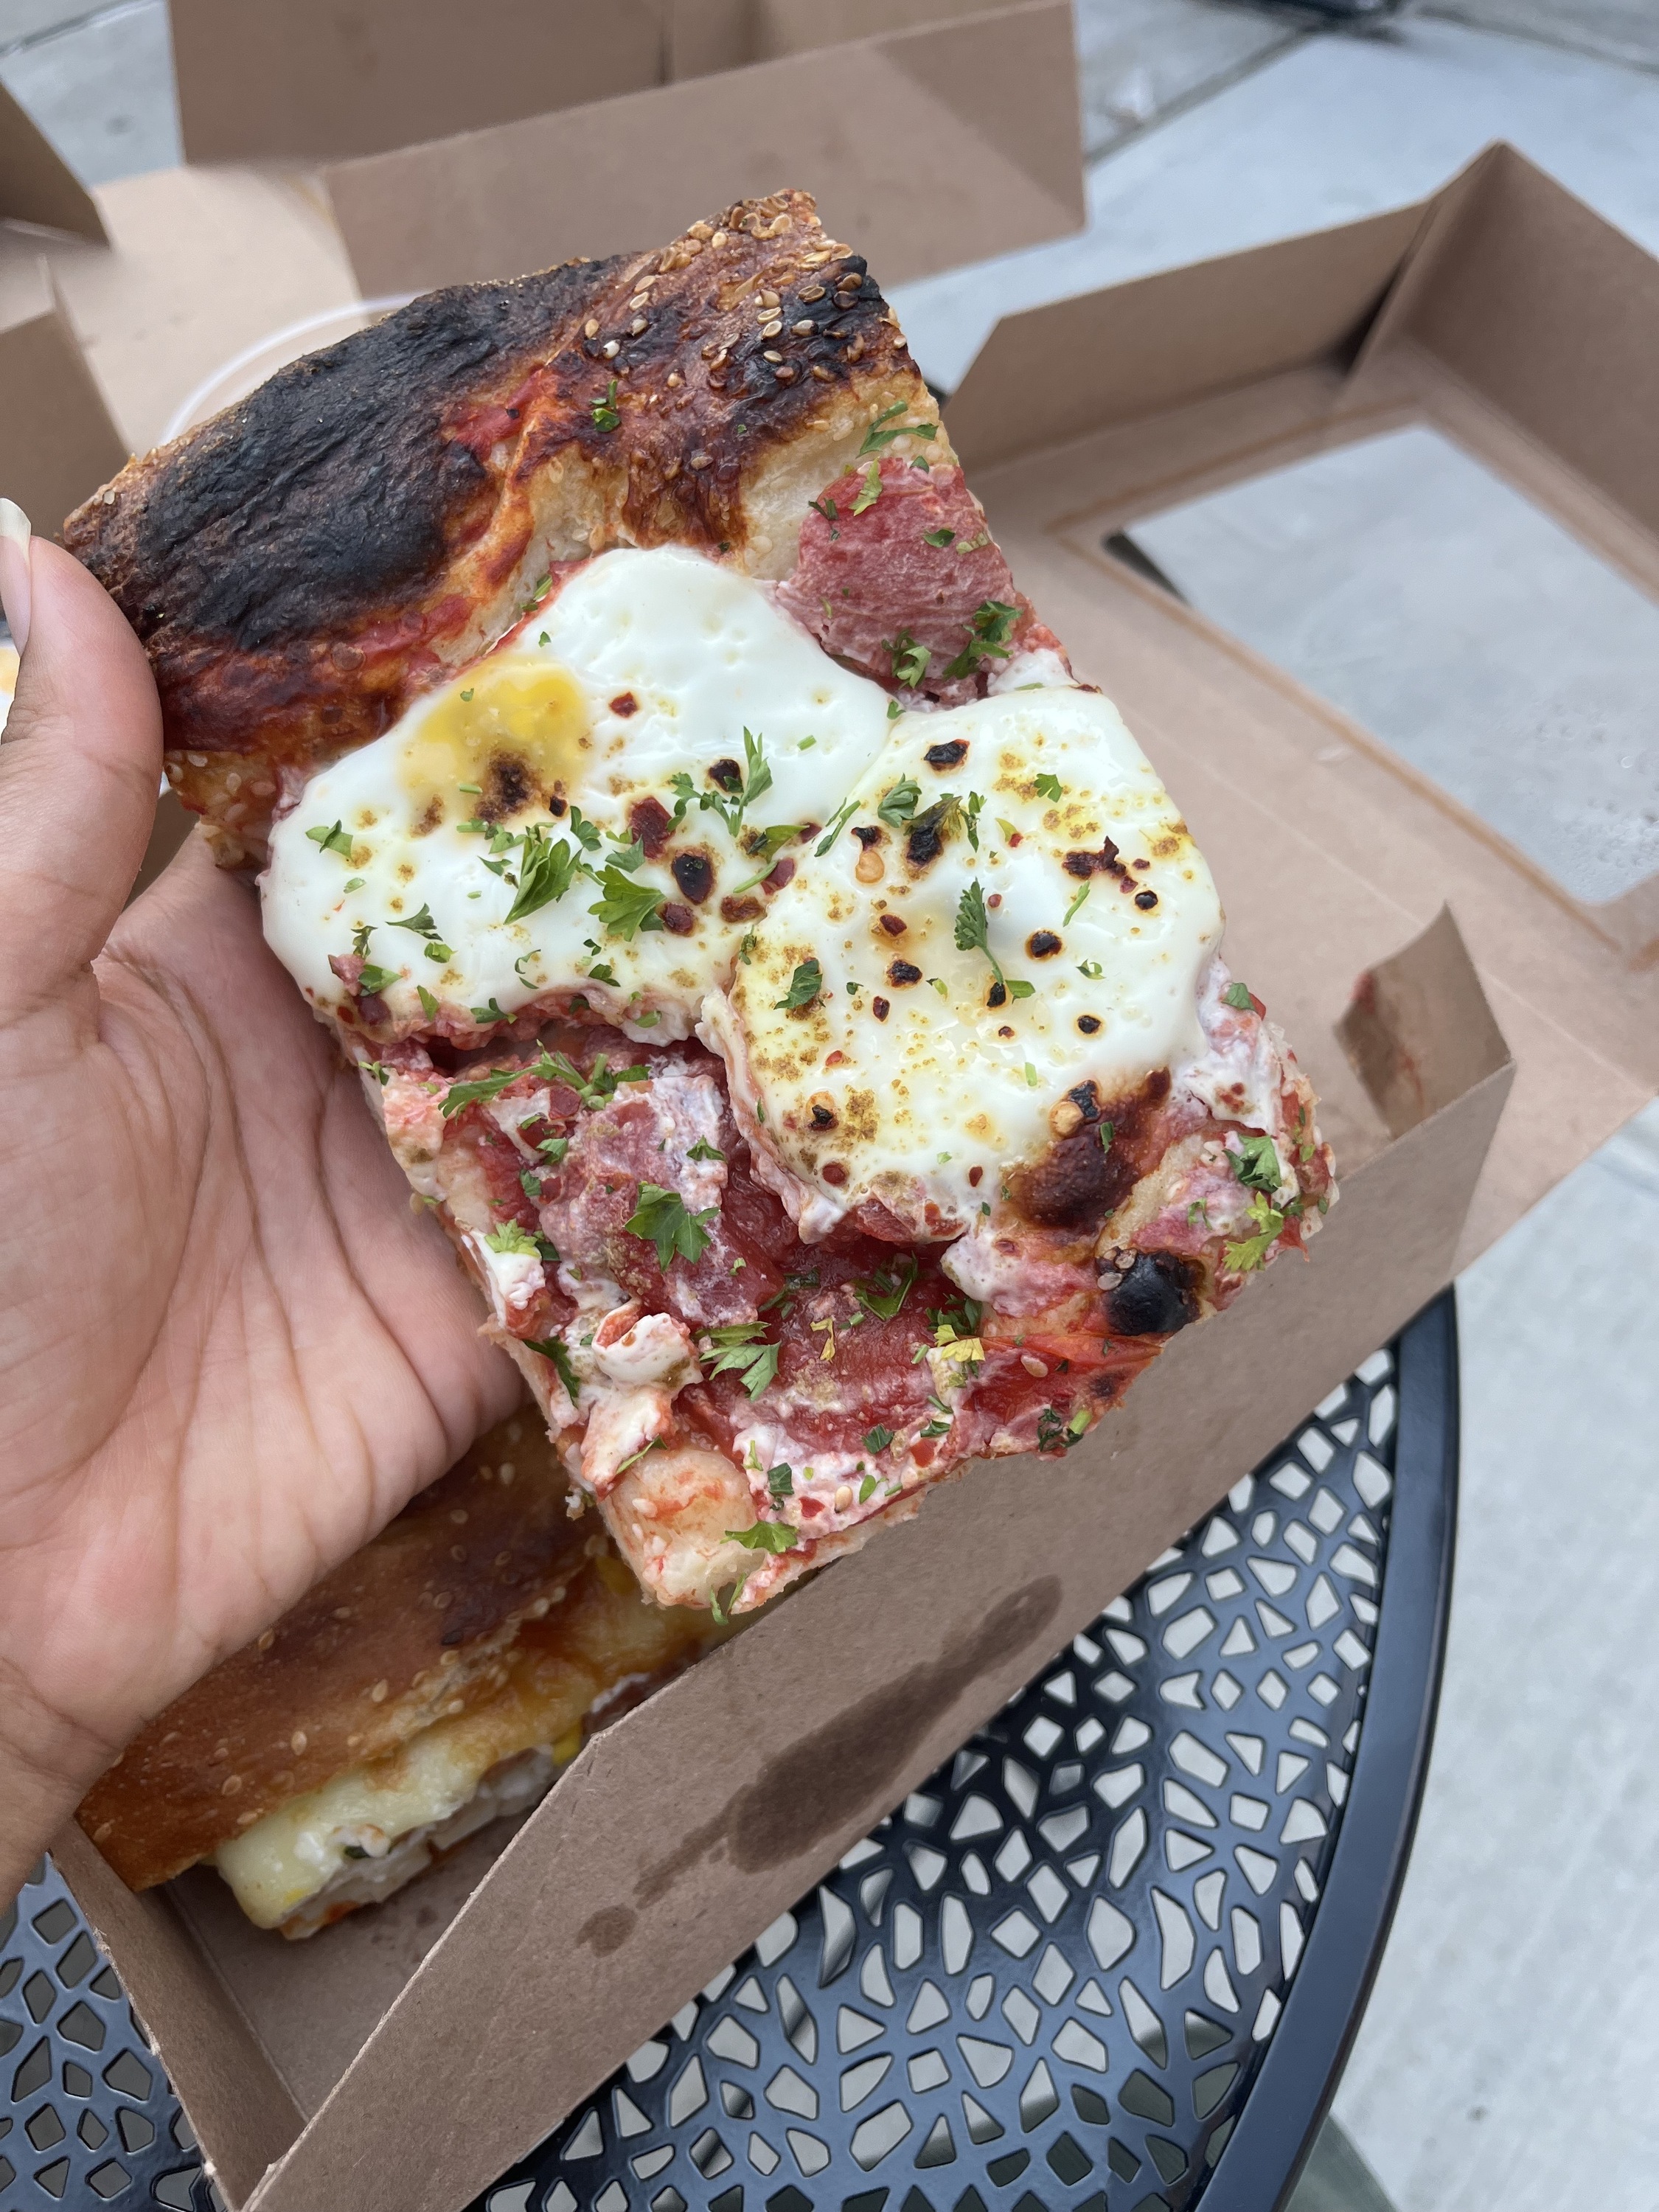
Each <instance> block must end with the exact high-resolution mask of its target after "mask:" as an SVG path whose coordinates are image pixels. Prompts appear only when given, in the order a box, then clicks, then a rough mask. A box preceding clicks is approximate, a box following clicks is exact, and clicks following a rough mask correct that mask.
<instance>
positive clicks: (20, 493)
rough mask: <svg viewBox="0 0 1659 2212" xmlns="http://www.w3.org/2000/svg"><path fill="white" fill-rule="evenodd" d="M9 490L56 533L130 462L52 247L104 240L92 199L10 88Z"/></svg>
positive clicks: (1, 298) (5, 352) (5, 399)
mask: <svg viewBox="0 0 1659 2212" xmlns="http://www.w3.org/2000/svg"><path fill="white" fill-rule="evenodd" d="M0 230H3V232H4V233H5V234H6V236H7V239H8V242H9V245H10V246H11V248H12V250H11V252H9V253H5V254H3V255H0V491H3V492H4V494H5V495H6V497H7V498H9V499H15V501H17V503H18V505H19V506H20V507H22V508H23V509H24V510H25V512H26V513H28V514H29V515H31V516H33V517H34V518H35V519H36V520H37V521H38V525H39V527H40V529H42V530H44V531H45V532H47V533H48V534H50V533H51V532H53V531H55V530H56V529H57V527H58V520H59V519H60V517H62V516H63V515H64V514H66V513H68V511H69V509H70V507H73V506H75V505H76V502H77V501H81V500H82V499H84V498H85V497H86V495H87V494H88V492H89V491H94V490H95V489H97V487H98V486H99V485H100V483H102V482H103V481H104V479H105V477H107V476H109V475H110V474H111V473H112V471H114V470H116V469H118V468H119V467H120V465H121V464H122V462H123V461H124V460H125V459H126V453H125V448H124V447H123V446H122V444H121V441H120V439H119V437H118V435H117V433H116V429H115V426H114V424H113V423H112V422H111V421H110V419H109V414H108V410H106V407H105V405H104V402H103V398H102V396H101V395H100V392H99V390H98V386H97V385H96V384H95V383H94V380H93V378H92V375H91V374H90V372H89V371H88V368H87V364H86V362H85V360H84V359H83V357H82V352H81V348H80V346H79V344H78V343H76V337H75V333H74V331H72V330H71V328H70V324H69V322H68V319H66V318H65V316H64V313H63V310H62V308H61V307H60V306H59V303H58V295H57V292H56V290H55V289H54V286H53V283H52V271H51V269H50V267H49V265H48V264H47V263H46V259H45V258H44V256H43V248H44V246H46V243H47V242H48V241H49V240H52V236H53V234H59V233H69V234H78V235H79V236H80V237H81V238H82V239H88V240H95V241H98V242H100V243H101V242H102V240H103V238H104V228H103V224H102V222H100V218H99V214H98V210H97V208H96V207H95V206H94V204H93V201H92V199H91V197H90V196H89V195H88V193H87V191H85V190H84V188H83V187H82V185H80V184H78V183H77V182H76V179H75V177H74V176H73V175H72V174H71V173H70V171H69V170H68V169H67V168H65V167H64V164H63V162H62V161H59V159H58V155H56V154H55V153H54V152H53V150H52V147H51V146H50V145H49V144H48V143H47V142H46V139H45V138H44V137H42V136H41V134H40V131H37V130H36V129H35V127H34V125H33V123H32V122H31V121H30V120H29V118H28V117H27V115H26V114H25V113H24V112H23V111H22V109H21V107H19V106H18V105H17V103H16V101H15V100H14V99H13V98H12V96H11V94H9V92H8V91H6V89H5V88H4V87H3V86H0Z"/></svg>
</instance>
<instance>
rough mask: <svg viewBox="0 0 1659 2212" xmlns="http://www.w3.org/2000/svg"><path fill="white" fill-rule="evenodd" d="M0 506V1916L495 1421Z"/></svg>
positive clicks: (152, 726) (83, 633)
mask: <svg viewBox="0 0 1659 2212" xmlns="http://www.w3.org/2000/svg"><path fill="white" fill-rule="evenodd" d="M26 528H27V526H26V524H25V523H24V520H23V518H22V517H21V514H20V513H19V511H18V510H17V509H16V508H15V507H9V506H0V593H3V597H4V600H5V605H6V607H7V610H8V611H9V616H10V617H11V621H12V626H13V631H14V635H15V636H16V638H17V640H18V642H19V643H20V645H21V644H24V641H25V639H27V644H26V647H25V650H24V653H23V659H22V665H21V674H20V678H19V683H18V690H17V696H16V700H15V704H14V706H13V708H12V711H11V716H10V720H9V725H8V726H7V729H6V732H5V738H4V742H3V744H0V944H3V945H5V946H6V948H7V957H6V962H5V965H4V968H3V970H0V1902H3V1900H4V1899H7V1898H9V1897H10V1896H11V1895H12V1894H13V1893H14V1892H15V1890H16V1888H17V1887H18V1886H19V1885H20V1883H21V1881H22V1878H23V1875H24V1874H25V1872H26V1871H27V1868H28V1867H29V1865H30V1864H31V1863H33V1860H34V1859H35V1857H37V1856H38V1855H39V1853H40V1850H41V1849H42V1847H43V1846H44V1845H45V1844H46V1843H47V1842H48V1841H49V1840H50V1838H51V1837H52V1834H53V1833H54V1832H55V1831H56V1829H57V1828H58V1826H59V1825H60V1824H61V1822H62V1820H64V1817H65V1816H66V1815H67V1814H69V1813H70V1811H71V1810H72V1808H74V1806H75V1805H76V1802H78V1800H79V1799H80V1797H81V1796H82V1793H83V1791H84V1790H85V1789H86V1787H87V1785H88V1784H89V1783H90V1782H91V1781H92V1780H93V1778H94V1776H95V1775H97V1774H98V1773H99V1772H100V1771H101V1769H102V1768H103V1767H105V1766H106V1765H108V1764H109V1762H110V1760H111V1759H112V1758H113V1757H114V1756H115V1754H116V1753H117V1752H118V1751H119V1749H120V1748H121V1747H122V1745H123V1744H124V1743H125V1741H127V1739H128V1738H129V1737H130V1736H131V1735H132V1734H133V1732H134V1731H135V1730H136V1729H137V1728H138V1726H139V1725H140V1724H141V1723H143V1721H144V1720H146V1719H147V1718H148V1717H149V1716H150V1715H152V1714H153V1713H155V1712H156V1711H159V1710H160V1709H161V1707H162V1706H163V1705H166V1704H167V1702H168V1701H169V1700H170V1699H173V1697H175V1696H176V1695H177V1694H178V1692H179V1691H180V1690H182V1689H183V1688H184V1687H185V1685H186V1684H187V1683H189V1682H190V1681H191V1680H194V1679H195V1677H196V1676H197V1675H198V1674H202V1673H203V1672H204V1670H205V1669H206V1668H209V1667H210V1666H212V1665H213V1664H214V1662H216V1660H218V1659H220V1658H222V1656H224V1655H225V1654H227V1653H228V1652H229V1651H232V1650H235V1649H237V1648H238V1647H239V1646H240V1645H241V1644H245V1643H246V1642H247V1641H248V1640H249V1638H252V1637H253V1636H255V1635H257V1634H258V1632H259V1631H260V1630H261V1629H262V1628H263V1627H264V1626H266V1624H267V1623H269V1622H270V1621H272V1620H275V1619H276V1617H277V1616H278V1614H280V1613H283V1611H285V1610H286V1609H287V1607H289V1606H290V1605H292V1604H293V1603H294V1601H295V1600H296V1599H297V1598H298V1597H299V1596H300V1595H301V1594H302V1593H303V1592H304V1590H305V1589H307V1588H308V1587H309V1585H310V1584H311V1583H313V1582H314V1581H315V1580H316V1579H317V1578H318V1577H319V1575H321V1574H322V1573H324V1572H325V1571H326V1570H327V1569H328V1568H329V1567H331V1565H334V1564H336V1562H337V1561H338V1560H340V1559H343V1558H345V1557H346V1556H347V1555H348V1554H349V1553H351V1552H353V1551H355V1550H356V1548H357V1547H359V1546H360V1545H361V1544H362V1543H363V1542H365V1541H367V1539H368V1537H369V1536H370V1535H372V1534H374V1531H375V1530H376V1529H377V1528H380V1526H381V1525H382V1524H383V1523H384V1522H386V1521H387V1520H388V1519H389V1518H390V1517H391V1516H392V1514H393V1513H395V1512H396V1511H397V1510H398V1508H399V1507H400V1506H401V1505H402V1504H404V1501H405V1500H406V1499H407V1498H409V1497H410V1496H411V1495H412V1493H413V1492H415V1491H416V1490H417V1489H419V1488H420V1487H421V1486H422V1485H423V1484H425V1483H427V1482H428V1481H430V1480H432V1479H433V1478H434V1477H435V1476H436V1475H438V1474H441V1472H442V1470H443V1469H444V1468H446V1467H447V1465H448V1464H449V1463H450V1462H451V1461H452V1460H453V1459H454V1458H455V1457H456V1456H457V1455H459V1453H460V1452H461V1451H462V1450H463V1449H465V1446H466V1445H467V1443H469V1442H470V1441H471V1438H472V1437H474V1436H475V1435H476V1434H477V1432H478V1431H480V1430H482V1429H483V1428H484V1427H485V1426H487V1425H489V1423H490V1422H491V1421H494V1420H496V1419H500V1418H501V1417H502V1416H503V1415H504V1414H505V1413H507V1412H508V1411H509V1410H510V1408H511V1407H512V1406H513V1403H514V1402H515V1401H516V1398H517V1396H518V1393H519V1383H518V1379H517V1376H515V1374H514V1372H513V1369H512V1367H511V1365H510V1364H509V1363H508V1362H507V1359H506V1358H505V1357H504V1356H503V1355H502V1354H501V1352H497V1351H495V1350H493V1349H492V1348H491V1347H489V1346H488V1345H487V1344H486V1343H485V1342H484V1341H483V1340H482V1339H481V1338H480V1336H479V1334H478V1318H479V1316H478V1307H477V1297H476V1293H475V1292H474V1291H472V1290H471V1287H470V1286H469V1285H467V1284H466V1283H465V1281H464V1280H463V1279H462V1278H461V1276H460V1275H459V1273H458V1271H457V1269H456V1267H455V1263H454V1261H453V1257H452V1255H451V1254H450V1250H449V1247H448V1245H447V1242H446V1240H445V1238H444V1237H443V1235H442V1233H441V1231H440V1230H439V1228H438V1226H437V1225H436V1223H435V1222H433V1221H431V1220H428V1219H427V1218H424V1217H423V1216H416V1215H413V1214H411V1212H410V1206H409V1201H408V1195H407V1191H406V1188H405V1186H404V1182H403V1178H402V1176H401V1175H400V1174H399V1173H398V1169H397V1167H396V1165H395V1164H394V1162H393V1160H392V1156H391V1154H390V1152H388V1150H387V1149H386V1145H385V1143H384V1141H383V1140H382V1139H381V1137H380V1133H379V1131H378V1130H377V1129H376V1128H375V1127H374V1122H373V1120H372V1118H371V1116H370V1115H369V1114H368V1113H367V1112H366V1111H365V1109H364V1104H363V1100H362V1097H361V1095H360V1092H359V1089H358V1081H359V1079H358V1078H357V1077H356V1076H355V1075H353V1074H350V1073H347V1072H346V1071H345V1070H344V1069H343V1067H341V1066H340V1065H339V1064H338V1062H337V1060H336V1058H335V1055H334V1054H333V1052H332V1050H331V1047H330V1044H329V1042H328V1040H327V1038H326V1037H325V1034H324V1032H323V1030H322V1029H321V1028H320V1027H319V1025H318V1024H317V1023H316V1022H315V1021H314V1020H313V1018H312V1016H311V1015H310V1013H309V1012H308V1011H307V1008H306V1006H305V1004H304V1002H303V1000H301V998H300V996H299V994H298V993H297V992H296V991H295V988H294V986H293V984H292V983H291V982H290V981H289V977H288V976H287V975H286V974H285V973H284V971H283V969H281V968H280V967H279V966H278V964H277V963H276V960H275V959H274V958H273V957H272V956H271V954H270V952H269V951H267V950H266V948H265V945H264V939H263V937H262V936H261V934H260V928H259V914H258V902H257V900H256V898H255V896H254V894H253V893H252V890H249V889H248V887H247V886H246V884H242V883H240V882H238V881H236V880H234V878H230V877H228V876H226V875H223V874H222V873H221V872H219V871H218V870H216V868H215V867H214V866H213V865H212V863H211V861H210V859H209V857H208V854H207V852H206V849H205V848H204V846H203V845H202V844H201V842H200V841H199V840H197V839H195V838H192V839H191V840H190V841H189V842H187V843H186V844H185V847H184V848H183V850H182V851H181V852H180V853H179V855H178V857H177V858H176V859H175V860H174V861H173V864H172V866H170V867H169V868H168V870H167V873H166V874H165V875H164V876H163V877H162V878H161V880H160V881H159V882H157V883H156V884H154V885H152V886H151V888H150V889H149V890H147V891H146V892H145V893H144V894H143V896H142V897H141V898H140V899H138V900H137V901H136V902H134V904H133V905H132V906H131V908H129V909H128V910H127V911H126V912H125V914H124V913H122V911H121V908H122V904H123V902H124V901H125V898H126V896H127V894H128V891H129V890H130V888H131V884H132V882H133V878H134V877H135V876H136V874H137V870H138V866H139V864H140V862H141V860H143V854H144V848H145V844H146V842H147V840H148V837H149V829H150V823H151V819H152V817H153V814H154V811H155V792H156V787H157V785H158V783H159V781H160V777H161V714H160V709H159V707H158V705H157V702H156V697H155V687H154V685H153V684H152V682H151V680H150V674H149V666H148V664H147V663H146V661H145V659H144V655H143V650H142V648H141V647H139V645H138V643H137V640H136V639H135V638H134V636H133V635H132V633H131V630H130V629H128V627H127V625H126V623H125V621H124V620H123V619H122V617H121V616H120V615H119V614H118V612H117V611H116V609H115V607H114V605H112V602H111V601H110V600H109V599H107V598H106V596H105V594H104V592H102V591H101V590H100V587H99V586H98V585H97V584H96V583H94V580H92V578H91V577H90V576H89V575H88V574H87V573H86V571H85V570H84V569H82V568H81V567H80V565H79V563H78V562H76V561H75V560H73V559H72V558H71V557H70V555H68V554H67V553H65V552H64V551H62V550H60V549H59V548H58V547H57V546H55V545H52V544H49V543H46V542H45V541H43V540H40V539H35V540H34V541H33V544H32V545H31V544H29V543H28V541H27V537H26V535H25V532H26Z"/></svg>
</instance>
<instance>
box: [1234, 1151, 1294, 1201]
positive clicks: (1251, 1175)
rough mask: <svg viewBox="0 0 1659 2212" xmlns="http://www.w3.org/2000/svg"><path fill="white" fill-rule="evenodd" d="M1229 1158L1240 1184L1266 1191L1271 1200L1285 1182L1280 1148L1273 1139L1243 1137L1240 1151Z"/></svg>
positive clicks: (1251, 1188)
mask: <svg viewBox="0 0 1659 2212" xmlns="http://www.w3.org/2000/svg"><path fill="white" fill-rule="evenodd" d="M1228 1158H1230V1159H1231V1162H1232V1168H1233V1173H1234V1174H1235V1175H1236V1176H1237V1178H1238V1180H1239V1181H1240V1182H1242V1183H1243V1184H1244V1185H1245V1186H1246V1188H1249V1189H1250V1190H1260V1191H1265V1192H1266V1193H1267V1196H1268V1197H1269V1198H1271V1197H1272V1196H1273V1193H1274V1192H1275V1191H1276V1190H1277V1189H1278V1188H1279V1185H1280V1183H1282V1182H1284V1180H1285V1171H1284V1169H1283V1167H1282V1166H1281V1164H1280V1163H1279V1147H1278V1146H1276V1145H1275V1144H1274V1142H1273V1139H1272V1138H1271V1137H1242V1138H1241V1139H1239V1145H1238V1150H1237V1152H1230V1153H1229V1154H1228Z"/></svg>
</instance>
